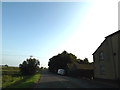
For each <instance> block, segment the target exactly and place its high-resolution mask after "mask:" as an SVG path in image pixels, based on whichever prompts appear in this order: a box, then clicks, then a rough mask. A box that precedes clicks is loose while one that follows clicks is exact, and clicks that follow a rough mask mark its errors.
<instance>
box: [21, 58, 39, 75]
mask: <svg viewBox="0 0 120 90" xmlns="http://www.w3.org/2000/svg"><path fill="white" fill-rule="evenodd" d="M39 65H40V62H39V61H38V60H36V59H35V58H33V59H32V58H31V57H30V58H29V59H27V60H26V61H23V63H22V64H20V65H19V68H20V72H21V73H22V74H23V75H30V74H34V73H36V71H37V70H38V66H39Z"/></svg>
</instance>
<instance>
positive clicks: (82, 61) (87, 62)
mask: <svg viewBox="0 0 120 90" xmlns="http://www.w3.org/2000/svg"><path fill="white" fill-rule="evenodd" d="M77 62H78V63H79V64H90V63H89V61H88V58H85V59H83V60H82V59H77Z"/></svg>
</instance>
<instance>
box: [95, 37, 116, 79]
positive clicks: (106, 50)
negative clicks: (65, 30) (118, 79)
mask: <svg viewBox="0 0 120 90" xmlns="http://www.w3.org/2000/svg"><path fill="white" fill-rule="evenodd" d="M111 48H112V45H111V42H110V38H107V39H106V40H105V41H104V42H103V43H102V45H101V46H100V48H98V50H97V51H96V53H94V54H93V58H94V68H95V69H94V77H95V78H102V79H115V71H114V64H113V55H112V50H111ZM101 51H102V52H103V55H104V60H102V61H101V60H100V58H99V53H100V52H101ZM101 66H103V67H104V73H101V71H100V67H101Z"/></svg>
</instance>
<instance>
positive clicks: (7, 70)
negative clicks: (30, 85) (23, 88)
mask: <svg viewBox="0 0 120 90" xmlns="http://www.w3.org/2000/svg"><path fill="white" fill-rule="evenodd" d="M22 79H23V77H22V76H21V74H20V72H19V68H18V67H5V66H3V67H2V88H6V87H8V86H10V85H12V84H14V83H16V82H17V81H20V80H22Z"/></svg>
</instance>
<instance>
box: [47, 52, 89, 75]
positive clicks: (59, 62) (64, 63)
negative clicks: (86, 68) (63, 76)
mask: <svg viewBox="0 0 120 90" xmlns="http://www.w3.org/2000/svg"><path fill="white" fill-rule="evenodd" d="M75 63H79V64H90V63H89V61H88V59H87V58H85V59H84V60H82V59H77V57H76V56H75V55H74V54H72V53H68V52H67V51H63V52H62V53H61V54H58V55H56V56H53V57H52V58H50V59H49V62H48V66H49V70H50V71H51V72H55V73H56V72H57V70H58V69H60V68H61V69H65V70H66V71H68V67H70V64H75ZM68 65H69V66H68Z"/></svg>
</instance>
